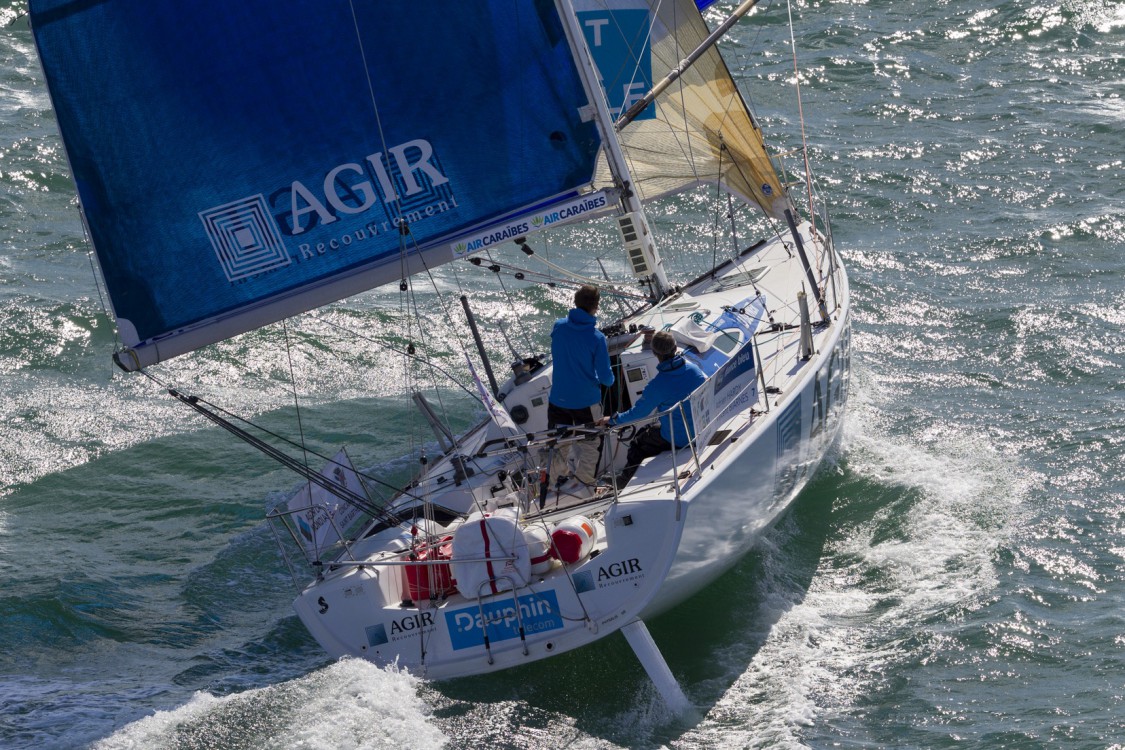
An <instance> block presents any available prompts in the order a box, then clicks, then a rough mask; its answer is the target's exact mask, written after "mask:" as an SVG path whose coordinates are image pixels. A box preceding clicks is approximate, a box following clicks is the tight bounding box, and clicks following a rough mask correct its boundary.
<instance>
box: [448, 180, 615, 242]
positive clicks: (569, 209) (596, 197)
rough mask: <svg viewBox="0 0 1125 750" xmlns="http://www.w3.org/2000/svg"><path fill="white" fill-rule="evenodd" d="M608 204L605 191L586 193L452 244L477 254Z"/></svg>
mask: <svg viewBox="0 0 1125 750" xmlns="http://www.w3.org/2000/svg"><path fill="white" fill-rule="evenodd" d="M608 203H609V198H608V196H607V195H606V193H605V191H604V190H599V191H598V192H596V193H591V194H590V195H584V196H582V197H581V198H575V199H573V200H570V201H567V202H566V203H563V204H560V205H555V206H551V207H550V208H548V209H545V210H543V211H541V212H539V213H537V214H533V215H531V216H522V217H520V218H519V219H513V220H512V221H510V222H508V223H507V224H500V225H497V226H493V227H489V228H488V229H487V230H485V231H483V232H478V233H477V234H474V235H471V236H469V237H466V238H464V239H462V240H459V241H458V242H457V243H455V244H454V245H453V252H454V254H456V255H465V254H467V253H475V252H477V251H478V250H484V249H485V248H487V247H491V246H492V245H496V244H498V243H501V242H506V241H507V240H511V239H515V238H516V237H522V236H523V235H525V234H527V233H528V232H531V231H533V230H536V229H545V228H547V227H549V226H552V225H554V224H558V223H560V222H565V221H570V220H571V219H577V218H579V217H581V216H585V215H586V214H588V213H590V212H592V211H598V210H600V209H603V208H605V207H606V205H608Z"/></svg>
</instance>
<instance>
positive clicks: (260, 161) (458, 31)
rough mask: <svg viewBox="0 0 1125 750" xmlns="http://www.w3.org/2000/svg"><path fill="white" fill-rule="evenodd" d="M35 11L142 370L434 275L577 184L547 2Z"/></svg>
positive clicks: (565, 84) (574, 106) (91, 217)
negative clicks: (494, 227)
mask: <svg viewBox="0 0 1125 750" xmlns="http://www.w3.org/2000/svg"><path fill="white" fill-rule="evenodd" d="M30 10H31V21H32V27H33V29H34V33H35V39H36V43H37V45H38V47H39V52H40V58H41V60H42V63H43V67H44V71H45V73H46V77H47V82H48V86H49V88H50V91H51V95H52V99H53V102H54V104H55V109H56V112H57V116H58V121H59V129H60V132H61V133H62V136H63V141H64V144H65V146H66V150H67V155H68V158H69V160H70V164H71V167H72V172H73V175H74V179H75V183H76V186H77V189H78V193H79V198H80V202H81V206H82V210H83V213H84V216H85V219H86V222H87V224H88V226H89V229H90V236H91V241H92V243H93V246H94V249H95V251H96V255H97V258H98V263H99V267H100V269H101V271H102V276H103V278H104V279H105V283H106V286H107V288H108V291H109V296H110V300H111V303H112V305H113V308H114V313H115V315H116V317H117V319H118V327H119V330H120V332H121V335H122V338H123V340H124V342H125V343H126V345H127V346H129V347H132V348H134V349H137V350H138V355H139V356H138V357H137V359H139V360H140V361H141V362H144V363H151V362H154V361H159V360H162V359H166V358H168V357H169V356H175V355H176V354H179V353H183V352H185V351H190V350H191V349H193V348H196V347H197V346H199V345H203V344H204V343H211V342H213V341H219V340H222V339H224V338H228V337H230V336H233V335H236V334H237V333H241V332H243V331H246V330H250V329H252V328H254V327H257V326H260V325H263V324H265V323H268V322H272V320H277V319H279V318H280V317H285V316H288V315H293V314H296V313H299V312H301V311H303V310H308V309H311V308H313V307H316V306H318V305H323V304H326V303H328V302H332V301H334V300H335V299H340V298H341V297H343V296H347V295H350V294H355V293H358V292H362V291H364V290H365V289H370V288H372V287H374V286H378V285H380V284H384V283H387V282H390V281H395V280H397V279H399V278H400V277H401V275H402V274H403V273H404V272H409V271H410V270H411V269H414V270H419V269H421V268H422V267H423V266H426V267H430V268H432V267H433V266H435V265H438V264H440V263H443V262H448V261H450V260H453V259H455V258H456V254H455V253H454V252H452V250H451V247H450V245H451V243H452V242H454V241H455V240H457V239H458V238H460V237H463V236H465V234H466V233H467V232H470V231H472V230H473V228H475V227H481V226H487V225H488V224H489V223H491V222H495V221H500V220H501V219H502V217H505V216H510V215H516V214H519V213H520V212H521V211H524V210H525V209H526V208H528V207H534V206H538V205H542V204H543V203H544V202H545V201H549V200H552V199H553V197H554V196H561V195H577V194H578V193H579V192H583V191H587V190H588V189H589V186H590V184H591V182H592V181H593V178H594V173H595V167H596V159H597V154H598V150H599V147H600V138H599V136H598V133H597V131H596V128H595V127H594V126H593V125H592V124H591V123H589V122H587V121H585V120H584V119H583V116H582V110H583V107H585V106H586V105H587V104H588V101H587V97H586V94H585V92H584V90H583V87H582V84H581V81H580V80H579V78H578V74H577V72H576V70H575V67H574V63H573V60H572V58H571V55H570V50H569V48H568V45H567V43H566V39H565V36H564V34H563V32H562V27H561V22H560V19H559V17H558V15H557V12H556V11H555V9H554V7H553V4H551V3H547V2H536V3H530V4H526V5H524V4H520V6H519V8H518V10H517V11H516V12H514V13H513V11H512V7H511V3H510V2H505V1H504V0H491V1H488V2H473V3H457V2H437V3H432V4H429V5H427V6H425V7H424V8H420V7H419V6H418V5H417V4H415V3H408V2H382V3H376V4H362V5H360V4H357V5H356V11H355V16H354V17H353V11H352V8H351V7H350V5H349V4H348V3H346V2H338V1H337V2H327V1H324V0H280V1H279V0H272V1H271V2H265V0H246V2H242V3H238V4H237V5H236V6H232V5H230V4H229V3H220V2H218V0H205V1H201V2H199V3H193V4H191V5H190V6H184V5H183V4H182V3H175V2H172V1H171V0H148V1H146V2H143V3H142V2H139V1H136V0H105V1H104V2H86V3H74V2H72V1H71V0H32V2H31V3H30ZM431 21H432V22H431ZM466 60H472V63H473V64H472V65H467V64H465V61H466ZM365 66H366V67H365ZM201 342H202V343H201ZM129 359H130V361H132V360H133V358H132V357H130V358H129Z"/></svg>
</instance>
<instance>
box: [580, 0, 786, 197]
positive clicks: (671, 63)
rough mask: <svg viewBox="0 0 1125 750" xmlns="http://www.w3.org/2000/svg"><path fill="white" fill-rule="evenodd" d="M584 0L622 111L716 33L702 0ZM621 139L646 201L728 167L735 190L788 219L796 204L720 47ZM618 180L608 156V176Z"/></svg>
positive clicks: (726, 180)
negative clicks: (787, 212)
mask: <svg viewBox="0 0 1125 750" xmlns="http://www.w3.org/2000/svg"><path fill="white" fill-rule="evenodd" d="M574 2H575V7H576V10H577V12H578V17H579V21H580V23H581V24H582V27H583V30H584V31H585V33H586V40H587V43H588V44H589V46H590V50H591V52H592V53H593V55H594V59H595V61H596V62H597V64H598V68H599V71H600V72H601V75H602V79H603V84H604V86H605V90H606V97H607V99H608V101H609V104H610V107H611V108H613V109H614V110H615V111H614V114H615V115H617V114H620V113H621V112H622V111H624V110H625V109H627V108H628V107H629V105H631V104H632V103H633V102H635V101H637V100H638V99H640V98H641V97H642V96H643V95H644V94H645V93H646V92H647V91H648V90H649V89H651V88H652V84H653V83H654V82H656V81H659V80H660V79H662V78H663V77H664V76H665V75H667V74H668V72H669V71H671V70H673V69H674V68H676V67H677V66H678V65H679V63H680V61H681V60H682V59H683V58H684V57H685V56H686V55H687V54H688V53H690V52H692V51H693V50H694V49H695V48H696V47H697V46H699V44H700V43H702V42H703V41H704V40H705V39H706V38H707V36H708V34H709V33H710V31H709V29H708V28H707V25H706V23H704V21H703V18H702V16H701V15H700V13H699V10H698V9H697V7H696V5H697V3H696V2H695V0H574ZM700 6H701V7H705V6H706V3H702V4H700ZM619 137H620V140H621V145H622V148H623V149H624V151H625V154H626V156H627V157H628V159H629V166H630V170H631V172H632V176H633V180H634V186H635V188H636V189H637V190H638V192H639V193H640V194H641V196H642V198H643V199H644V200H652V199H654V198H658V197H660V196H663V195H668V194H671V193H676V192H680V191H682V190H685V189H687V188H689V187H691V186H693V185H697V184H699V183H703V182H709V183H714V182H718V181H719V180H720V174H721V181H722V184H723V186H724V187H725V188H726V189H728V190H730V191H731V192H733V193H735V194H737V195H739V196H741V197H742V198H744V199H745V200H747V201H750V202H752V203H756V204H758V205H759V206H761V208H762V210H763V211H764V212H765V213H767V214H769V215H770V216H774V217H776V218H781V217H783V216H784V210H785V208H786V206H787V205H788V202H787V199H786V198H785V195H784V191H783V188H782V186H781V183H780V181H779V180H778V177H777V172H776V170H775V168H774V165H773V163H772V162H771V160H770V157H769V155H768V154H767V152H766V149H765V145H764V143H763V142H762V137H761V132H760V130H759V129H758V127H757V123H756V121H755V120H754V118H753V117H752V116H751V114H750V112H749V110H748V108H747V107H746V103H745V102H744V101H743V99H742V96H741V95H740V94H739V92H738V88H737V87H736V86H735V84H734V81H733V79H732V78H731V75H730V71H729V70H728V69H727V66H726V63H724V62H723V59H722V57H721V56H720V55H719V52H718V50H717V49H715V48H714V47H712V48H711V49H710V50H708V51H707V52H705V53H704V54H703V56H702V57H701V58H700V59H699V60H698V61H697V62H696V63H695V64H694V65H692V66H691V67H690V68H688V70H687V71H686V72H685V73H684V74H683V75H681V76H680V78H679V79H678V80H677V81H676V83H674V84H673V85H672V86H671V87H670V88H669V89H668V90H667V91H665V92H664V93H663V94H662V95H661V96H659V97H658V98H657V99H656V101H655V102H654V104H653V105H652V106H651V107H650V108H649V110H648V111H646V112H645V113H644V114H643V115H642V116H641V117H639V118H637V119H636V120H634V121H633V122H632V123H630V124H629V125H628V126H626V127H625V128H624V130H622V131H621V133H620V134H619ZM721 144H723V145H725V146H726V151H725V152H724V153H722V155H720V145H721ZM609 179H610V178H609V175H608V172H607V171H606V170H605V169H604V163H603V166H602V167H601V168H599V181H602V180H606V181H608V180H609Z"/></svg>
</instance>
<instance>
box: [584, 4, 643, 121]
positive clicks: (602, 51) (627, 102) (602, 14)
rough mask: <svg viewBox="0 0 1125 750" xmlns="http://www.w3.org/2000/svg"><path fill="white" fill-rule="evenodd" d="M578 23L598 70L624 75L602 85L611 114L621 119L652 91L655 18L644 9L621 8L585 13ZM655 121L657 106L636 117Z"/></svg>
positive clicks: (607, 79)
mask: <svg viewBox="0 0 1125 750" xmlns="http://www.w3.org/2000/svg"><path fill="white" fill-rule="evenodd" d="M578 20H579V23H581V24H582V31H583V33H584V35H585V36H586V44H587V46H588V47H589V48H590V54H592V55H593V56H594V62H595V63H597V66H598V70H600V71H603V72H607V73H608V72H613V73H615V74H616V73H617V72H618V71H620V72H621V73H622V74H621V75H620V76H619V77H618V78H616V79H613V80H610V79H609V78H608V77H607V78H606V79H605V81H604V82H603V84H602V85H603V87H604V90H605V98H606V102H607V103H608V104H609V111H610V113H611V114H612V115H613V116H614V117H619V116H620V115H621V114H622V113H624V112H625V111H627V110H628V109H629V107H631V106H633V104H635V103H636V102H638V101H640V100H641V99H643V98H644V95H645V94H646V93H647V92H648V91H649V90H651V89H652V84H653V79H652V47H651V46H650V44H649V39H650V36H651V29H652V17H651V15H650V14H649V11H648V10H647V9H644V8H641V9H628V8H619V9H615V10H593V11H582V12H579V13H578ZM655 118H656V107H655V106H649V107H648V108H646V109H645V110H644V111H643V112H641V113H640V115H639V116H638V117H637V119H638V120H652V119H655Z"/></svg>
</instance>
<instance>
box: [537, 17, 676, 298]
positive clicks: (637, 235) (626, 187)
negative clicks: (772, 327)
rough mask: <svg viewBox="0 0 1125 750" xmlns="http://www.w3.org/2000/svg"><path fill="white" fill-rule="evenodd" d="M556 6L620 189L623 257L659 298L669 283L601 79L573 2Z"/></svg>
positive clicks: (667, 288)
mask: <svg viewBox="0 0 1125 750" xmlns="http://www.w3.org/2000/svg"><path fill="white" fill-rule="evenodd" d="M555 3H556V7H557V9H558V11H559V17H560V18H561V19H562V22H563V26H564V27H565V28H566V35H567V40H568V41H569V42H570V49H571V53H572V55H573V57H574V62H575V65H577V66H578V72H579V75H580V77H581V78H582V83H583V85H584V86H585V88H586V93H587V95H588V96H589V99H590V103H591V104H592V105H593V107H594V120H595V122H596V123H597V126H598V132H599V133H600V134H601V137H602V143H603V144H605V149H604V150H605V155H606V162H607V163H608V164H609V171H610V173H611V174H612V175H613V179H614V181H615V182H616V183H617V184H618V186H619V187H620V188H621V202H622V205H623V208H624V210H625V215H624V216H621V217H618V227H619V228H620V229H621V232H622V236H623V237H624V240H625V251H626V255H627V257H628V260H629V263H630V265H631V266H632V268H633V273H634V274H636V275H637V276H641V277H644V278H648V279H650V280H651V282H652V284H653V287H654V289H653V292H654V295H655V297H656V298H657V299H660V298H661V297H663V296H664V295H665V294H667V293H668V292H669V291H670V289H671V286H670V285H669V283H668V276H667V274H666V273H665V272H664V261H663V260H662V259H661V257H660V252H659V251H658V250H657V249H656V243H655V241H654V240H653V236H652V231H651V229H650V228H649V225H648V217H647V216H646V215H645V210H644V204H642V203H641V200H640V198H638V197H637V195H636V193H634V192H633V188H632V175H631V174H630V172H629V164H628V162H627V161H626V160H625V154H624V152H623V151H622V150H621V142H620V141H618V139H617V130H616V129H615V128H614V120H613V117H612V116H611V115H610V112H609V104H608V103H607V102H606V99H605V94H604V92H603V91H602V85H601V76H600V75H599V73H598V70H597V67H596V66H595V64H594V58H593V55H591V54H590V49H589V47H588V46H587V44H586V35H585V34H584V33H583V31H582V27H581V26H580V25H579V23H578V15H577V13H576V12H575V10H574V3H573V2H572V0H555Z"/></svg>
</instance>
